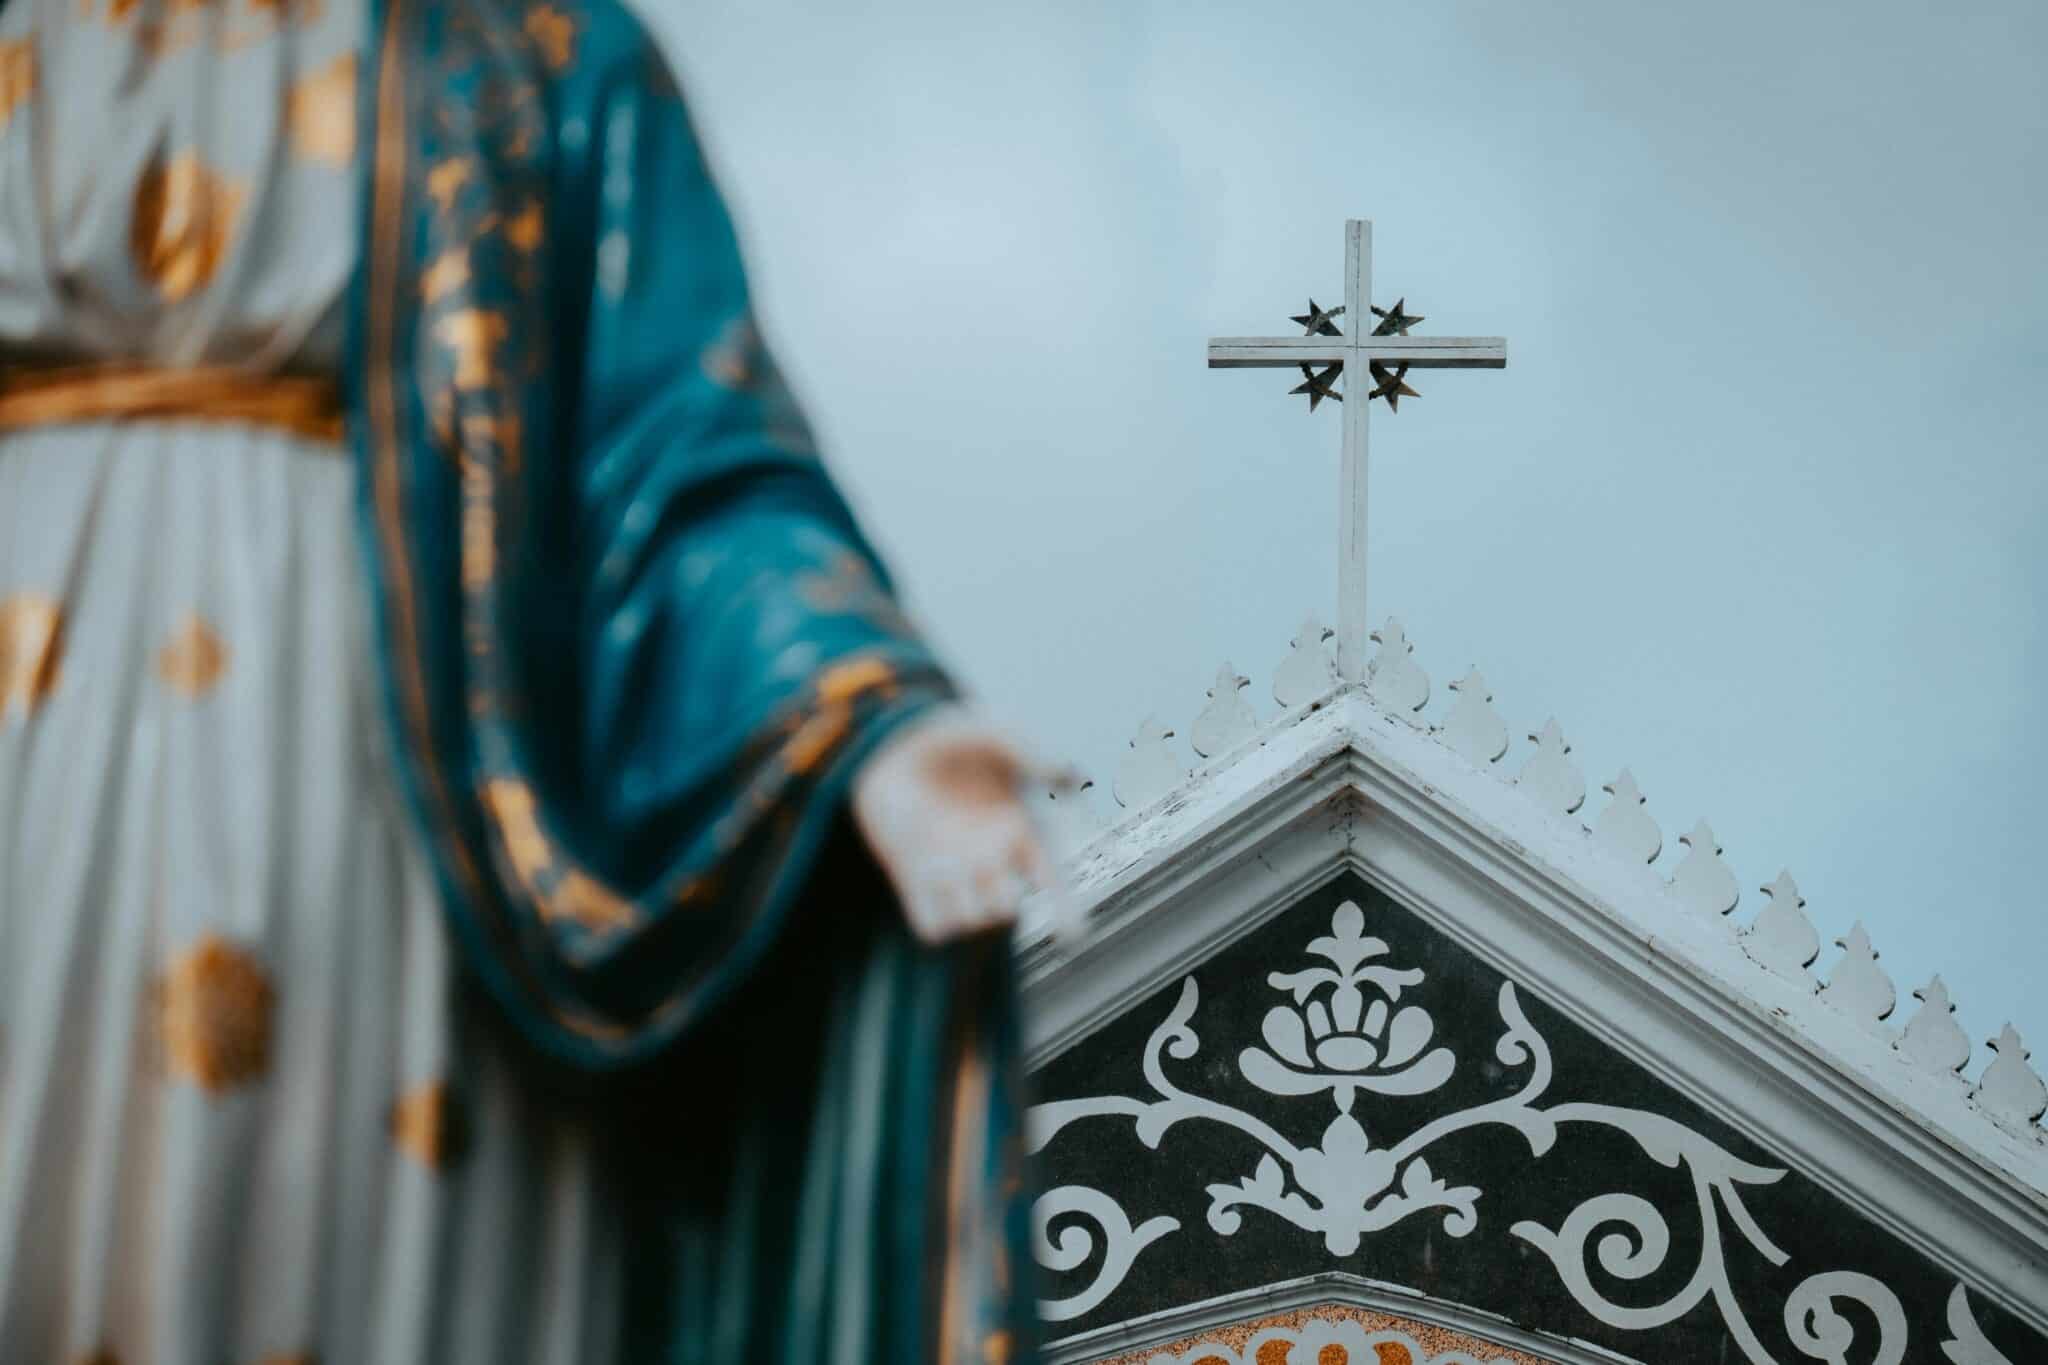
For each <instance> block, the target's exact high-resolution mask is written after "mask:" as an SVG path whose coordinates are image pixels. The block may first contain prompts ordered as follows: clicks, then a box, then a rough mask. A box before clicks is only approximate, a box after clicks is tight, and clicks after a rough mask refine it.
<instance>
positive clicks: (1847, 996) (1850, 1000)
mask: <svg viewBox="0 0 2048 1365" xmlns="http://www.w3.org/2000/svg"><path fill="white" fill-rule="evenodd" d="M1835 946H1836V947H1837V948H1840V949H1841V950H1842V958H1841V961H1839V962H1837V963H1836V964H1835V969H1834V970H1833V971H1831V972H1829V973H1828V983H1827V985H1825V986H1823V987H1821V989H1820V998H1821V999H1822V1000H1825V1001H1826V1002H1827V1003H1828V1004H1830V1005H1832V1006H1833V1007H1834V1008H1836V1009H1838V1010H1840V1011H1842V1013H1844V1014H1846V1015H1848V1016H1849V1017H1850V1018H1851V1019H1854V1020H1855V1021H1856V1022H1857V1023H1859V1024H1861V1025H1863V1027H1865V1028H1867V1029H1869V1030H1870V1031H1871V1032H1873V1033H1876V1034H1879V1035H1881V1036H1885V1037H1889V1036H1890V1034H1891V1030H1890V1029H1888V1028H1886V1027H1885V1025H1884V1021H1885V1019H1886V1018H1887V1017H1889V1016H1890V1014H1891V1012H1892V1010H1893V1009H1894V1008H1896V1007H1897V1005H1898V1003H1899V993H1898V990H1897V988H1896V987H1894V986H1893V985H1892V979H1891V976H1890V975H1889V974H1888V973H1887V972H1886V971H1885V969H1884V968H1882V967H1880V966H1878V965H1877V949H1876V948H1874V947H1872V946H1871V943H1870V935H1869V934H1868V933H1867V932H1866V931H1865V930H1864V928H1863V921H1862V920H1857V921H1856V923H1854V924H1852V925H1851V926H1849V932H1848V933H1847V934H1845V935H1843V936H1842V937H1841V938H1838V939H1836V940H1835Z"/></svg>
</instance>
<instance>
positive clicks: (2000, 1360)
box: [1941, 1284, 2014, 1365]
mask: <svg viewBox="0 0 2048 1365" xmlns="http://www.w3.org/2000/svg"><path fill="white" fill-rule="evenodd" d="M1941 1353H1942V1354H1943V1355H1945V1356H1947V1357H1948V1358H1949V1361H1950V1362H1951V1365H2014V1362H2013V1361H2012V1359H2011V1358H2010V1357H2008V1356H2007V1355H2006V1354H2005V1352H2003V1351H2001V1350H1999V1349H1998V1348H1997V1347H1996V1346H1993V1345H1992V1344H1991V1341H1990V1339H1989V1338H1988V1337H1986V1336H1985V1335H1984V1329H1983V1328H1982V1327H1979V1326H1978V1325H1977V1315H1976V1314H1975V1313H1972V1312H1971V1311H1970V1294H1969V1291H1968V1290H1966V1289H1964V1288H1963V1286H1962V1285H1961V1284H1958V1285H1957V1286H1956V1287H1955V1288H1954V1289H1952V1290H1950V1291H1949V1295H1948V1340H1947V1341H1944V1342H1943V1343H1941Z"/></svg>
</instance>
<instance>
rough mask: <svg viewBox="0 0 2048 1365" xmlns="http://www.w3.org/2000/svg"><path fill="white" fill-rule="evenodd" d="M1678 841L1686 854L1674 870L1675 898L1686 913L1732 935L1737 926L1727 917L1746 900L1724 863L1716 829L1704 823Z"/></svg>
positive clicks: (1672, 889) (1680, 837)
mask: <svg viewBox="0 0 2048 1365" xmlns="http://www.w3.org/2000/svg"><path fill="white" fill-rule="evenodd" d="M1678 842H1679V843H1680V844H1683V845H1684V846H1685V850H1686V852H1685V856H1684V857H1683V858H1681V859H1679V860H1678V866H1677V867H1675V868H1673V869H1672V871H1671V897H1672V899H1673V900H1675V901H1677V902H1678V904H1679V908H1680V909H1681V910H1683V911H1684V912H1685V913H1686V914H1689V915H1698V916H1699V917H1700V919H1701V920H1702V921H1706V922H1711V923H1713V924H1716V925H1718V926H1720V927H1721V928H1722V929H1723V930H1724V931H1727V932H1731V933H1732V932H1733V930H1734V925H1732V924H1730V923H1729V922H1728V919H1727V915H1728V912H1729V911H1731V910H1733V909H1734V908H1735V905H1736V902H1738V901H1739V900H1741V899H1742V886H1741V883H1739V882H1737V881H1736V880H1735V873H1734V872H1733V871H1732V870H1731V869H1730V868H1729V866H1728V864H1727V863H1726V862H1724V861H1722V859H1721V844H1720V841H1719V840H1717V839H1715V838H1714V831H1713V829H1712V828H1711V827H1709V826H1708V824H1707V822H1706V821H1705V820H1701V821H1700V822H1699V823H1698V824H1696V825H1694V826H1693V827H1692V832H1691V833H1689V834H1681V835H1679V836H1678Z"/></svg>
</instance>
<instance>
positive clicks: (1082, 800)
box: [1032, 768, 1102, 859]
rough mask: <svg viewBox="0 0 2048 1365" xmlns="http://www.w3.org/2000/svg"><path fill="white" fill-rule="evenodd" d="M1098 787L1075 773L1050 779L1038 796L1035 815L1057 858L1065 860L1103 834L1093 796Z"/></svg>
mask: <svg viewBox="0 0 2048 1365" xmlns="http://www.w3.org/2000/svg"><path fill="white" fill-rule="evenodd" d="M1094 789H1095V784H1094V783H1093V782H1091V781H1089V780H1088V779H1087V778H1086V777H1084V776H1082V775H1081V773H1080V772H1079V771H1077V770H1075V769H1072V768H1068V769H1065V770H1063V771H1060V772H1057V773H1052V774H1048V775H1046V776H1045V777H1044V778H1043V779H1042V780H1041V781H1040V782H1039V783H1038V786H1037V790H1036V792H1035V793H1034V794H1035V796H1036V798H1037V799H1036V800H1035V801H1034V802H1033V803H1032V814H1033V815H1034V816H1036V817H1037V820H1038V824H1039V828H1040V830H1041V831H1043V833H1044V835H1045V841H1046V844H1047V846H1048V850H1049V851H1050V852H1051V853H1052V855H1053V857H1055V858H1060V859H1064V858H1066V857H1067V856H1068V855H1070V854H1072V853H1074V852H1076V851H1077V850H1079V849H1080V848H1082V847H1083V846H1085V845H1086V844H1088V843H1089V842H1090V841H1091V840H1093V839H1094V838H1095V836H1096V835H1098V834H1100V833H1101V832H1102V817H1101V816H1100V815H1099V814H1098V813H1097V812H1096V809H1095V802H1094V800H1093V798H1091V797H1090V796H1089V792H1091V791H1093V790H1094Z"/></svg>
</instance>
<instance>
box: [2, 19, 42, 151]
mask: <svg viewBox="0 0 2048 1365" xmlns="http://www.w3.org/2000/svg"><path fill="white" fill-rule="evenodd" d="M35 92H36V47H35V43H34V41H33V40H31V39H28V38H15V39H13V40H11V41H9V42H4V43H0V131H4V130H5V129H6V127H7V124H8V122H9V121H10V120H12V119H13V117H14V111H15V110H17V109H19V108H21V106H22V105H24V104H26V103H28V97H29V96H30V95H33V94H34V93H35Z"/></svg>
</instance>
